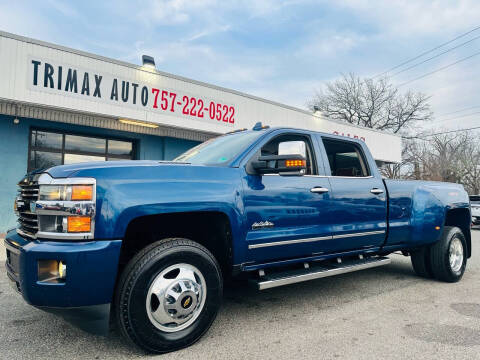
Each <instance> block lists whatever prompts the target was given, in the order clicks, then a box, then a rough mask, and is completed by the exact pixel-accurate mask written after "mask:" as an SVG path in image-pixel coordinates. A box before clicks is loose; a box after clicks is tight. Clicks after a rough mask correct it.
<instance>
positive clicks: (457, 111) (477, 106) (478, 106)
mask: <svg viewBox="0 0 480 360" xmlns="http://www.w3.org/2000/svg"><path fill="white" fill-rule="evenodd" d="M478 108H480V105H475V106H470V107H467V108H463V109H460V110H455V111H451V112H448V113H443V114H440V115H438V116H437V117H443V116H447V115H452V114H458V113H459V112H463V111H467V110H471V109H478Z"/></svg>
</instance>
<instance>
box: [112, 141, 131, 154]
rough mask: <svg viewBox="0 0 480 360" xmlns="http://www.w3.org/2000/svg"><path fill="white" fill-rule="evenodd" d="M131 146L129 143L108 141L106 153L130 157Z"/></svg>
mask: <svg viewBox="0 0 480 360" xmlns="http://www.w3.org/2000/svg"><path fill="white" fill-rule="evenodd" d="M132 145H133V144H132V143H131V142H129V141H118V140H108V153H109V154H112V155H131V154H132V150H133V146H132Z"/></svg>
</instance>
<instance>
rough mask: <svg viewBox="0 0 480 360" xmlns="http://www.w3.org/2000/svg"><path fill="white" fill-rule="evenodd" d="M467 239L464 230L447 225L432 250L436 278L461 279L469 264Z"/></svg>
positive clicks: (455, 280)
mask: <svg viewBox="0 0 480 360" xmlns="http://www.w3.org/2000/svg"><path fill="white" fill-rule="evenodd" d="M466 254H467V251H466V241H465V236H464V235H463V232H462V230H460V229H459V228H458V227H454V226H445V227H444V230H443V234H442V236H441V238H440V240H439V241H438V242H436V243H435V244H434V245H433V246H432V247H431V250H430V261H431V266H432V272H433V275H434V276H435V278H436V279H438V280H441V281H446V282H457V281H459V280H460V279H461V278H462V276H463V274H464V272H465V268H466V266H467V255H466Z"/></svg>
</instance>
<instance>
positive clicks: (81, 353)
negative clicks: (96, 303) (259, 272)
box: [0, 230, 480, 360]
mask: <svg viewBox="0 0 480 360" xmlns="http://www.w3.org/2000/svg"><path fill="white" fill-rule="evenodd" d="M1 243H2V245H0V260H1V261H2V263H3V261H4V260H5V250H4V248H3V241H2V242H1ZM472 243H473V257H472V258H471V259H470V260H469V263H468V266H467V271H466V274H465V276H464V278H463V280H462V281H461V282H459V283H456V284H445V283H440V282H437V281H433V280H425V279H421V278H418V277H417V276H416V275H415V274H414V273H413V270H412V267H411V265H410V259H409V258H406V257H403V256H399V255H391V257H392V259H393V261H392V263H391V264H390V265H387V266H384V267H380V268H377V269H371V270H365V271H361V272H356V273H351V274H345V275H340V276H336V277H331V278H325V279H319V280H315V281H310V282H306V283H301V284H295V285H291V286H287V287H281V288H276V289H271V290H265V291H263V292H258V291H256V290H253V289H250V288H248V287H247V286H245V285H239V286H237V287H231V288H228V289H226V291H225V296H224V304H223V306H222V309H221V311H220V313H219V316H218V318H217V320H216V321H215V322H214V324H213V326H212V328H211V329H210V330H209V331H208V332H207V334H206V335H205V336H204V337H203V338H202V339H201V340H200V341H199V342H197V343H196V344H195V345H193V346H191V347H189V348H187V349H184V350H181V351H177V352H174V353H170V354H166V355H158V356H150V355H146V354H144V353H143V352H142V351H140V350H138V349H136V348H132V347H131V346H129V345H128V344H127V343H126V342H125V341H124V340H123V339H122V338H121V337H120V335H119V334H118V333H117V332H116V331H115V330H113V331H112V332H111V333H110V334H109V335H108V336H95V335H91V334H89V333H86V332H84V331H82V330H80V329H78V328H76V327H74V326H72V325H71V324H70V323H68V322H66V321H64V320H63V319H62V318H60V317H57V316H55V315H52V314H49V313H46V312H43V311H41V310H38V309H36V308H33V307H31V306H29V305H27V304H26V303H25V302H24V301H23V300H22V299H21V298H20V296H19V295H17V294H16V293H15V292H14V290H13V289H12V288H11V287H10V286H9V284H8V282H7V277H6V275H5V272H4V271H3V266H2V268H1V273H0V344H1V350H0V358H2V359H127V358H128V359H131V358H145V359H148V358H159V359H160V358H161V359H182V360H185V359H245V358H250V359H301V358H303V359H369V360H371V359H377V358H378V359H380V358H382V359H383V358H384V359H412V358H414V359H480V231H478V230H473V239H472Z"/></svg>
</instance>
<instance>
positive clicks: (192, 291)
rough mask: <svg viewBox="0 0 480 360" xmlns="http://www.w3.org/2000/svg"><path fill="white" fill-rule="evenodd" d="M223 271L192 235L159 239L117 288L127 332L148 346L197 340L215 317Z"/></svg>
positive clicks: (167, 347)
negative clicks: (181, 237) (189, 236)
mask: <svg viewBox="0 0 480 360" xmlns="http://www.w3.org/2000/svg"><path fill="white" fill-rule="evenodd" d="M222 291H223V289H222V276H221V272H220V267H219V265H218V263H217V261H216V259H215V258H214V256H213V255H212V254H211V253H210V252H209V251H208V250H207V249H206V248H205V247H203V246H202V245H200V244H198V243H196V242H194V241H191V240H187V239H179V238H174V239H165V240H161V241H158V242H156V243H154V244H152V245H150V246H148V247H146V248H145V249H143V250H142V251H141V252H139V253H138V254H137V255H136V256H134V257H133V258H132V260H131V261H130V262H129V264H128V265H127V267H126V268H125V270H124V271H123V273H122V276H121V277H120V280H119V282H118V286H117V290H116V294H115V310H116V315H117V321H118V325H119V328H120V330H121V332H122V334H123V335H124V336H125V337H126V338H127V339H129V340H130V341H131V342H133V343H134V344H136V345H137V346H139V347H141V348H143V349H144V350H146V351H148V352H155V353H165V352H169V351H174V350H178V349H181V348H183V347H186V346H189V345H191V344H193V343H194V342H195V341H197V340H198V339H199V338H200V337H201V336H202V335H203V334H204V333H205V332H206V331H207V330H208V328H209V327H210V325H211V324H212V322H213V320H214V319H215V317H216V315H217V312H218V309H219V307H220V303H221V299H222Z"/></svg>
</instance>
